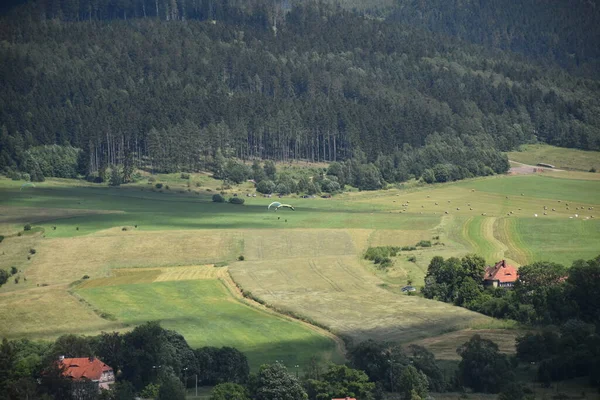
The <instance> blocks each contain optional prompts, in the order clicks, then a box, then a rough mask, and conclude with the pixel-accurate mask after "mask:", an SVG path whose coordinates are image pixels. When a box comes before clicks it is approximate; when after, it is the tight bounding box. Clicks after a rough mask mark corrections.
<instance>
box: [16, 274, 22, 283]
mask: <svg viewBox="0 0 600 400" xmlns="http://www.w3.org/2000/svg"><path fill="white" fill-rule="evenodd" d="M20 278H21V277H20V276H17V277H16V278H15V284H18V283H19V279H20Z"/></svg>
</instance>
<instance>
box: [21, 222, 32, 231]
mask: <svg viewBox="0 0 600 400" xmlns="http://www.w3.org/2000/svg"><path fill="white" fill-rule="evenodd" d="M23 230H24V231H30V230H31V225H29V224H27V225H25V226H24V227H23Z"/></svg>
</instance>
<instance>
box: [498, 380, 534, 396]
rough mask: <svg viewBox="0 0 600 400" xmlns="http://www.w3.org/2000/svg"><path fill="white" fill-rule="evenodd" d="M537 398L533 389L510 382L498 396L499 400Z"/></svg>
mask: <svg viewBox="0 0 600 400" xmlns="http://www.w3.org/2000/svg"><path fill="white" fill-rule="evenodd" d="M534 399H535V396H534V393H533V392H532V391H531V389H529V388H526V387H524V386H523V385H522V384H520V383H517V382H510V383H507V385H506V386H505V387H504V389H502V391H501V392H500V394H499V395H498V400H534Z"/></svg>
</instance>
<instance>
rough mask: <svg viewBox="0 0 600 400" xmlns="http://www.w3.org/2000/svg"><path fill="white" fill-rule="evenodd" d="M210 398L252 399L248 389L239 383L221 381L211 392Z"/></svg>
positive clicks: (212, 399)
mask: <svg viewBox="0 0 600 400" xmlns="http://www.w3.org/2000/svg"><path fill="white" fill-rule="evenodd" d="M210 400H250V397H249V393H248V389H246V388H245V387H244V386H242V385H239V384H237V383H219V384H218V385H216V386H215V387H214V388H213V389H212V391H211V392H210Z"/></svg>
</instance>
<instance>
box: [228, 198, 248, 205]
mask: <svg viewBox="0 0 600 400" xmlns="http://www.w3.org/2000/svg"><path fill="white" fill-rule="evenodd" d="M229 202H230V203H231V204H244V202H245V200H244V199H242V198H241V197H230V198H229Z"/></svg>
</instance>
